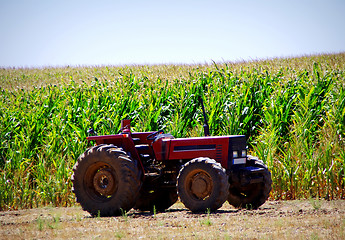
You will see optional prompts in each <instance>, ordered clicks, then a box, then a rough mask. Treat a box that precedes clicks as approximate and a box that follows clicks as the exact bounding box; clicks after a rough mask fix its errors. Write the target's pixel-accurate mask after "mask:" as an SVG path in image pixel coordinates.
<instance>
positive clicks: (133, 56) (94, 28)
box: [0, 0, 345, 67]
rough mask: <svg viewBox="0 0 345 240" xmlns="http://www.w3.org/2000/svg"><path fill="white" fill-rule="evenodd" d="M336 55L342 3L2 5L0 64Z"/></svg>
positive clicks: (70, 0) (11, 1)
mask: <svg viewBox="0 0 345 240" xmlns="http://www.w3.org/2000/svg"><path fill="white" fill-rule="evenodd" d="M342 51H345V1H344V0H289V1H287V0H261V1H259V0H256V1H254V0H241V1H239V0H236V1H233V0H228V1H226V0H223V1H222V0H210V1H206V0H198V1H188V0H182V1H179V0H175V1H164V0H160V1H150V0H146V1H143V0H142V1H137V0H133V1H115V0H112V1H110V0H98V1H96V0H95V1H88V0H83V1H79V0H56V1H55V0H41V1H39V0H0V67H45V66H65V65H71V66H80V65H82V66H84V65H126V64H169V63H176V64H178V63H187V64H194V63H205V62H211V61H216V62H224V61H240V60H252V59H263V58H273V57H291V56H300V55H305V54H318V53H336V52H342Z"/></svg>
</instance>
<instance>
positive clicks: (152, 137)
mask: <svg viewBox="0 0 345 240" xmlns="http://www.w3.org/2000/svg"><path fill="white" fill-rule="evenodd" d="M162 133H164V130H158V131H157V132H153V133H151V134H150V135H148V136H147V137H146V139H147V140H155V138H156V136H157V135H158V134H162Z"/></svg>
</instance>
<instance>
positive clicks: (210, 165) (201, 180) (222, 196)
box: [177, 157, 229, 212]
mask: <svg viewBox="0 0 345 240" xmlns="http://www.w3.org/2000/svg"><path fill="white" fill-rule="evenodd" d="M177 189H178V195H179V197H180V199H181V201H182V202H183V204H184V205H185V206H186V207H187V208H188V209H190V210H191V211H192V212H205V211H206V210H207V209H209V210H211V211H215V210H217V209H218V208H220V207H221V206H222V205H223V203H224V202H225V201H226V198H227V196H228V189H229V183H228V177H227V175H226V173H225V169H224V168H223V167H222V166H221V165H220V164H219V163H217V162H216V161H215V160H213V159H210V158H206V157H201V158H196V159H193V160H191V161H189V162H188V163H186V164H185V165H184V166H183V167H182V169H181V170H180V173H179V175H178V178H177Z"/></svg>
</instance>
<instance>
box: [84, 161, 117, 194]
mask: <svg viewBox="0 0 345 240" xmlns="http://www.w3.org/2000/svg"><path fill="white" fill-rule="evenodd" d="M117 183H118V180H117V177H116V172H115V170H114V169H113V168H112V167H111V166H110V165H108V164H106V163H103V162H99V163H96V164H93V165H92V166H90V167H89V168H88V169H87V172H86V174H85V177H84V186H85V189H86V191H87V193H88V194H89V196H90V197H92V198H93V199H94V200H104V199H105V198H111V197H112V196H113V195H114V194H115V193H116V191H117V185H118V184H117Z"/></svg>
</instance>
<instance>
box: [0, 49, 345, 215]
mask: <svg viewBox="0 0 345 240" xmlns="http://www.w3.org/2000/svg"><path fill="white" fill-rule="evenodd" d="M344 70H345V53H339V54H329V55H317V56H305V57H299V58H289V59H272V60H262V61H252V62H240V63H214V64H203V65H153V66H126V67H125V66H122V67H116V66H98V67H64V68H62V67H61V68H42V69H26V68H18V69H15V68H14V69H9V68H6V69H4V68H2V69H0V86H1V87H0V91H1V95H0V141H1V145H0V210H8V209H19V208H32V207H39V206H46V205H51V206H69V205H73V204H74V203H75V200H74V195H73V193H72V192H71V187H72V186H71V181H70V177H71V174H72V167H73V165H74V163H75V161H76V159H77V158H78V156H79V155H80V154H81V153H83V152H84V151H85V149H86V148H87V146H88V145H87V144H88V143H87V141H86V136H87V130H88V129H89V128H93V129H95V130H96V131H97V133H98V134H99V135H103V134H114V133H117V132H118V131H119V129H120V120H121V119H126V118H127V119H131V120H132V125H134V127H133V129H134V131H150V130H158V129H164V130H165V132H170V133H172V134H173V135H174V136H175V137H190V136H202V135H203V128H202V126H203V115H202V110H201V106H200V102H199V100H198V99H199V98H200V97H202V98H203V99H204V102H205V103H206V110H207V113H208V118H209V124H210V132H211V135H230V134H234V135H235V134H243V135H246V137H247V139H248V143H249V146H248V147H249V152H250V154H251V155H255V156H258V157H259V158H260V159H262V160H263V161H264V162H265V163H266V164H267V165H268V168H269V170H270V171H271V173H272V178H273V190H272V192H271V196H270V198H271V199H302V198H325V199H339V198H340V199H344V198H345V174H344V168H345V134H344V133H345V72H344Z"/></svg>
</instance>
